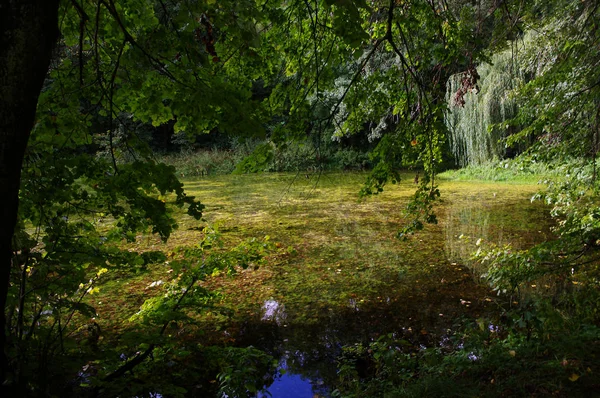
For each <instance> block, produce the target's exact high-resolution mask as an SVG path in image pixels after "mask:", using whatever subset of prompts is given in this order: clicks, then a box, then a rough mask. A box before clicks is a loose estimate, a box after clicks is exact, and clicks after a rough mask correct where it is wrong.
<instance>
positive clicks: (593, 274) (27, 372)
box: [0, 0, 600, 397]
mask: <svg viewBox="0 0 600 398" xmlns="http://www.w3.org/2000/svg"><path fill="white" fill-rule="evenodd" d="M599 7H600V2H598V1H596V0H543V1H542V0H477V1H465V0H355V1H351V0H218V1H216V0H199V1H191V0H0V33H1V34H0V208H1V212H2V224H1V225H0V275H1V278H0V304H1V306H2V309H3V312H2V318H1V319H2V322H1V324H0V343H1V344H2V347H3V350H2V356H1V358H0V359H1V361H0V362H1V373H0V377H1V378H2V385H3V389H5V390H6V391H7V392H8V393H10V394H12V395H11V396H156V395H152V394H155V393H160V394H161V395H162V396H186V394H187V396H194V395H193V394H192V393H191V392H190V390H189V389H186V388H184V387H183V385H184V384H185V383H183V382H181V381H177V379H176V378H174V379H173V380H170V381H169V382H166V381H165V382H164V384H163V385H160V384H159V385H156V383H153V384H152V383H150V380H152V378H153V377H155V376H154V375H156V374H157V373H156V372H164V364H165V363H167V362H169V363H175V362H176V363H179V364H185V363H186V361H190V362H194V363H203V364H205V368H206V369H208V368H210V369H214V370H215V371H214V373H215V374H213V375H209V376H205V375H202V377H208V378H216V377H217V376H216V373H218V374H219V378H218V379H216V380H218V381H217V382H216V383H215V384H214V391H212V393H213V394H215V395H217V396H230V397H231V396H255V394H256V392H257V391H258V390H260V389H261V388H262V387H263V384H264V381H263V379H262V377H263V376H264V373H267V372H268V369H269V367H270V366H272V358H270V357H269V355H268V354H267V353H264V352H261V351H260V350H258V349H256V348H253V347H235V348H234V347H228V346H227V345H226V344H225V345H219V346H215V347H212V348H211V349H206V348H203V349H202V350H201V351H198V352H196V351H194V350H191V352H190V349H185V350H183V349H178V347H180V346H182V344H183V343H182V341H181V340H178V339H176V338H167V336H171V334H173V333H172V332H171V330H172V329H173V328H178V327H179V328H182V329H183V328H184V327H183V326H182V325H185V324H186V322H189V323H190V324H192V323H193V322H194V321H193V319H192V318H193V316H192V315H190V314H191V312H193V311H197V312H201V311H203V310H204V309H206V308H207V304H206V303H207V300H209V297H210V292H209V291H207V290H206V289H205V288H200V287H198V286H199V283H200V282H201V281H205V280H207V279H210V278H211V276H212V275H216V274H218V273H219V272H225V273H234V272H236V270H239V269H241V268H243V269H245V268H248V267H249V268H250V269H252V268H255V267H256V268H258V267H259V266H260V265H261V264H263V262H264V261H266V260H265V259H266V258H268V257H269V255H270V254H269V253H272V252H273V251H276V250H277V249H278V246H277V245H275V244H273V243H270V242H267V241H266V240H261V239H255V240H254V241H247V242H242V243H240V245H238V246H235V247H227V248H223V247H221V246H219V244H218V243H217V240H216V237H215V234H214V233H212V232H210V231H212V230H211V228H210V226H207V223H206V222H205V221H203V212H205V204H206V205H208V203H205V204H203V203H200V202H199V201H198V200H197V199H196V198H195V197H193V196H191V195H189V194H187V193H186V190H185V189H184V182H186V179H189V178H190V177H205V176H207V175H211V174H214V173H229V172H234V173H240V174H244V173H263V172H270V171H291V172H296V173H298V175H300V176H304V175H306V178H309V177H311V176H318V175H320V174H321V173H324V172H326V171H327V170H339V171H345V172H351V171H365V172H367V173H366V174H365V179H364V181H363V183H362V184H357V185H356V192H360V194H361V196H363V197H366V198H368V197H372V196H373V195H377V194H380V193H382V194H384V195H385V191H386V190H387V189H388V187H391V186H392V184H396V183H399V182H400V181H401V180H402V179H403V178H406V175H407V174H402V173H401V171H407V170H408V171H410V173H411V174H410V175H411V177H409V178H411V179H412V176H414V175H415V174H416V175H417V177H416V178H415V179H414V182H415V183H416V184H415V185H413V188H414V193H413V194H412V196H411V198H410V199H409V200H408V202H407V204H405V205H403V208H404V207H405V208H406V209H405V210H406V212H407V213H406V214H407V215H406V217H405V221H406V222H405V223H404V224H403V225H402V226H401V227H400V228H399V229H398V231H397V239H398V240H397V244H398V245H402V244H408V243H405V242H406V241H410V240H411V239H418V238H416V237H418V234H419V233H423V230H427V229H428V228H429V226H430V225H435V224H436V223H437V222H438V217H437V213H436V206H437V203H438V202H439V200H440V197H441V198H442V199H443V197H444V191H443V189H440V187H439V178H438V174H439V173H441V172H443V171H445V170H448V169H457V168H459V167H460V168H465V170H466V172H465V173H467V174H469V173H471V174H470V176H471V177H474V178H477V177H481V175H483V174H486V173H487V174H486V175H487V176H488V177H489V178H492V179H493V178H495V177H494V176H500V175H505V174H503V173H507V171H510V170H515V172H516V173H519V172H522V173H526V172H530V173H531V174H536V173H538V174H539V175H543V180H544V181H543V182H544V184H545V189H544V191H543V192H541V193H539V194H537V195H536V196H535V197H534V198H532V200H539V201H542V202H544V203H545V204H546V205H547V206H548V207H547V218H548V219H549V220H554V221H553V223H554V224H553V225H554V227H553V230H552V233H553V238H552V239H549V240H547V241H545V242H542V243H540V244H538V245H535V246H533V247H532V248H528V249H526V250H525V249H523V250H514V249H512V248H510V247H507V246H495V245H493V242H490V244H489V245H488V244H486V245H481V246H480V245H479V243H478V245H477V246H478V251H477V253H476V257H475V259H474V260H473V261H474V262H477V263H479V264H483V265H485V266H486V267H487V268H486V269H487V270H488V271H487V272H486V274H485V278H484V281H483V282H482V283H484V284H486V286H489V287H490V288H491V289H493V290H494V291H496V292H498V295H499V296H502V297H505V298H506V305H505V306H502V307H501V308H499V309H498V311H497V314H498V316H497V319H496V320H495V321H494V322H496V323H498V324H499V325H501V329H502V332H501V333H500V332H498V331H497V330H493V328H488V327H487V326H484V324H485V322H487V321H485V322H484V320H482V319H481V318H480V319H478V320H477V321H475V320H473V319H471V320H466V321H465V322H464V323H463V324H462V325H460V328H461V329H460V336H462V337H460V344H459V343H457V344H456V346H455V347H454V349H449V348H447V347H446V348H444V349H443V350H441V349H439V350H434V352H432V351H427V350H425V351H424V353H419V352H417V353H415V352H410V350H409V351H406V352H404V351H402V350H401V349H399V348H397V347H398V346H399V347H402V344H405V342H406V340H405V339H401V342H400V343H397V342H396V343H393V342H392V340H394V337H393V336H388V337H387V339H389V341H388V340H385V341H384V340H377V341H375V342H373V343H372V345H371V346H364V347H362V348H356V347H354V348H350V349H349V350H346V351H344V352H345V354H344V355H345V356H344V355H342V356H340V358H339V362H338V365H339V367H340V374H341V375H342V376H343V377H342V376H341V377H340V380H339V383H338V385H335V386H332V391H333V392H332V393H331V394H332V396H349V397H350V396H353V397H365V396H427V394H433V392H431V391H434V390H427V388H433V387H431V386H432V385H434V386H435V388H438V389H439V390H437V391H442V393H439V392H437V393H436V395H437V396H444V395H446V396H462V395H460V393H459V392H453V390H452V389H449V388H447V387H448V386H451V385H456V383H459V384H460V382H462V383H464V384H465V385H477V384H478V383H479V384H481V383H484V384H486V387H481V389H479V390H473V391H472V392H471V393H467V395H469V394H472V395H473V396H498V395H504V396H510V395H515V396H550V395H552V396H554V395H556V396H577V395H588V396H590V394H597V393H598V392H599V391H600V376H599V373H598V372H600V368H599V367H598V355H600V346H598V341H600V340H599V338H600V329H599V328H598V327H599V326H600V324H599V322H600V318H599V310H600V290H599V283H600V279H599V277H600V275H599V269H598V265H599V264H600V262H599V261H600V258H599V256H598V249H599V248H600V207H599V205H598V188H599V185H598V176H597V173H598V170H597V167H598V159H597V152H598V149H599V148H600V65H599V63H600V31H599V24H600V10H599ZM199 159H204V160H202V161H200V160H199ZM490 176H491V177H490ZM265 178H266V177H265ZM509 178H510V177H509ZM182 181H183V182H182ZM411 183H412V181H411ZM209 200H210V199H208V200H205V201H209ZM367 200H368V199H367ZM184 213H185V214H187V216H186V215H185V214H184ZM184 216H185V217H191V218H193V219H195V220H198V221H197V225H198V227H197V228H199V229H203V228H205V227H206V229H204V232H203V239H202V240H201V241H200V242H196V245H195V246H194V247H191V248H188V249H185V250H181V251H178V252H173V251H171V250H170V249H160V248H159V249H156V250H149V249H147V248H140V247H139V245H136V244H135V243H136V241H139V237H140V236H142V235H144V236H146V235H149V236H151V235H153V234H154V235H156V236H158V237H160V239H162V240H163V241H165V242H168V239H169V237H170V236H171V235H172V234H173V232H174V231H175V230H176V228H177V224H178V220H179V219H181V217H184ZM165 262H168V263H169V264H170V265H169V266H170V267H171V268H172V269H173V270H174V272H173V274H172V280H171V281H169V283H168V287H167V288H165V290H164V292H163V294H158V295H155V296H152V297H148V300H147V301H146V302H145V303H144V304H143V306H142V307H141V309H140V310H139V311H138V312H137V313H136V314H135V316H133V317H131V319H130V320H129V322H130V323H131V324H132V325H133V326H132V327H131V329H132V330H135V332H136V334H135V336H133V337H129V338H125V337H123V338H120V337H119V346H118V347H114V346H113V343H111V342H113V341H116V340H114V339H115V337H116V336H112V337H111V336H108V335H106V331H104V330H103V331H102V332H101V331H100V329H99V327H98V324H97V323H96V322H95V321H94V315H95V314H96V309H95V308H94V307H93V305H92V304H91V302H90V301H88V297H89V296H90V295H93V294H94V293H95V292H97V291H98V289H99V285H100V283H101V282H102V280H103V278H111V277H112V276H111V275H126V274H127V273H134V272H138V271H139V270H140V269H142V268H144V267H146V266H148V265H150V264H163V263H165ZM234 278H235V276H234ZM543 278H545V279H544V280H545V281H549V282H547V283H551V284H553V286H556V289H554V290H553V291H552V293H548V294H546V295H533V294H529V295H528V294H526V293H524V291H525V290H526V288H525V287H526V286H529V285H531V284H532V281H539V280H541V279H543ZM114 294H118V292H115V293H114ZM100 333H102V338H101V339H100V338H99V337H100ZM114 333H115V334H118V333H119V331H118V330H116V331H114ZM111 339H112V340H111ZM394 344H396V345H394ZM464 345H470V346H469V347H470V348H469V349H468V350H466V349H463V347H464ZM459 346H460V347H459ZM391 347H396V348H391ZM237 350H239V351H237ZM473 352H478V353H481V355H482V357H483V358H486V360H485V361H479V362H477V361H472V360H471V361H469V360H468V359H465V358H466V357H467V354H471V355H472V353H473ZM567 352H568V353H569V354H564V353H567ZM568 355H570V356H568ZM190 356H191V357H190ZM515 356H516V357H517V358H519V357H523V358H524V359H523V360H522V362H519V365H518V366H516V365H514V364H513V363H511V362H510V360H511V358H514V357H515ZM189 358H193V359H189ZM232 358H236V360H234V359H232ZM228 361H230V362H228ZM236 361H237V362H236ZM217 362H218V363H219V366H216V365H215V363H217ZM364 363H367V364H368V368H369V371H367V372H366V373H365V372H362V371H361V369H360V366H362V365H361V364H363V365H364ZM249 364H251V365H249ZM161 366H162V367H161ZM182 366H185V365H182ZM198 366H200V367H202V366H204V365H198ZM161 369H162V370H161ZM153 372H154V373H153ZM261 372H262V373H261ZM352 372H354V373H352ZM560 372H562V373H564V374H565V376H564V377H563V378H562V379H560V378H557V376H556V374H559V373H560ZM516 373H519V374H521V373H523V374H528V375H529V377H530V379H531V380H533V381H532V382H531V385H530V386H528V387H527V389H525V390H520V389H518V388H516V387H514V386H511V385H504V384H502V383H503V382H504V381H506V380H508V381H507V383H508V382H510V378H511V377H512V375H514V374H516ZM562 373H561V374H562ZM344 375H350V376H344ZM352 375H354V376H352ZM494 375H495V376H494ZM548 375H552V379H549V376H548ZM198 377H201V376H198ZM502 378H503V379H502ZM538 378H539V382H538V381H537V380H538ZM132 380H133V381H132ZM482 380H485V382H484V381H482ZM490 380H491V381H490ZM132 383H133V384H135V385H136V386H137V389H132V388H131V385H132ZM427 383H429V384H427ZM150 384H152V387H151V389H150V388H149V387H147V386H149V385H150ZM419 386H420V387H419ZM419 388H423V389H422V390H419ZM411 389H413V390H411ZM411 391H412V392H411ZM419 391H420V392H419ZM423 391H425V392H423ZM427 391H429V393H428V392H427ZM219 394H227V395H219ZM423 394H425V395H423ZM440 394H441V395H440ZM195 396H203V395H202V394H200V395H195Z"/></svg>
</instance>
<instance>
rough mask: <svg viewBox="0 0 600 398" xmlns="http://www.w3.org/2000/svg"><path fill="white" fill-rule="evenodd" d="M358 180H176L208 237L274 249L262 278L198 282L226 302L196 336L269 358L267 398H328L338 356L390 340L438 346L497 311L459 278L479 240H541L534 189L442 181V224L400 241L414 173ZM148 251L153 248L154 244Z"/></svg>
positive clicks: (184, 231)
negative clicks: (390, 179)
mask: <svg viewBox="0 0 600 398" xmlns="http://www.w3.org/2000/svg"><path fill="white" fill-rule="evenodd" d="M365 176H366V175H365V174H362V173H335V174H322V175H315V174H309V175H304V174H261V175H243V176H219V177H210V178H204V179H198V180H188V181H186V182H185V187H186V189H187V190H188V192H189V193H190V194H191V195H195V196H197V197H198V198H199V199H201V200H202V201H203V203H205V204H206V206H207V208H206V210H205V219H206V221H207V222H208V223H210V224H213V225H216V226H217V227H218V230H219V231H220V233H221V234H222V238H223V241H224V242H225V245H234V244H236V243H238V242H240V241H242V240H243V239H246V238H249V237H257V238H264V237H265V236H269V239H270V241H271V242H273V243H274V246H275V249H274V250H273V251H272V253H271V254H269V255H268V257H267V261H266V263H265V264H264V265H262V266H261V267H260V268H258V269H254V268H252V267H251V268H249V269H247V270H243V271H240V272H239V273H238V274H237V275H235V276H227V275H218V276H215V277H213V278H211V279H210V280H208V281H206V282H204V285H205V286H206V287H207V288H209V289H213V290H216V291H218V292H220V293H222V296H220V297H221V299H220V300H219V302H218V303H215V307H214V308H213V309H212V310H209V311H208V312H204V313H203V314H202V315H201V317H200V319H199V322H200V324H201V327H202V330H203V332H204V334H203V335H202V336H201V337H199V338H198V339H200V340H201V341H202V343H203V344H226V345H234V346H241V347H246V346H249V345H252V346H254V347H257V348H259V349H261V350H264V351H266V352H267V353H269V354H271V355H272V356H274V357H275V358H276V359H278V361H279V370H280V371H281V370H285V372H281V374H276V375H273V378H272V379H270V380H269V381H268V382H267V384H268V386H269V387H268V391H269V393H270V394H272V396H273V397H292V396H294V397H314V396H328V395H329V394H330V392H331V391H330V386H332V385H333V384H334V383H335V381H336V379H337V377H338V375H337V373H336V371H337V370H336V358H337V357H338V356H339V355H340V353H341V351H342V347H348V346H353V345H359V344H366V343H369V342H371V341H374V340H376V339H377V338H378V337H380V336H383V335H386V334H394V336H400V337H402V338H403V339H404V341H406V342H408V344H410V345H411V348H410V349H414V350H420V349H424V348H426V347H431V346H433V345H438V346H439V345H440V344H443V341H444V338H445V336H447V335H448V334H449V333H450V332H451V331H452V330H453V329H454V328H456V327H457V325H459V324H460V322H461V320H464V319H469V318H472V319H476V318H478V317H480V316H482V315H483V314H486V313H489V312H491V311H494V309H495V308H496V306H495V301H496V300H499V298H498V296H497V295H496V294H495V292H492V291H491V290H490V289H489V288H488V287H487V286H486V285H485V283H483V282H482V281H481V280H480V278H479V275H478V273H479V272H481V270H477V271H476V272H473V270H472V269H471V268H469V266H468V264H469V257H470V254H471V251H472V250H474V248H475V242H477V241H479V240H480V239H482V240H485V241H490V242H498V243H512V244H514V245H516V246H518V247H527V246H529V245H532V244H533V243H535V242H540V241H543V240H545V239H549V238H550V232H549V225H548V222H547V215H546V213H547V211H545V209H544V208H543V206H541V205H539V204H537V203H531V201H530V198H531V196H532V195H533V194H534V193H535V192H536V191H538V190H539V189H540V187H539V186H536V185H516V184H506V183H481V182H452V181H444V180H442V181H441V183H440V190H441V192H442V198H441V200H440V202H439V203H438V204H437V206H436V213H437V215H438V220H439V223H438V224H437V225H428V226H426V228H425V230H424V231H421V232H420V233H418V234H416V235H414V236H411V237H409V239H408V240H406V241H400V240H398V239H397V238H396V234H397V232H398V230H399V229H400V228H401V227H402V225H403V222H405V221H406V215H405V214H404V208H405V206H406V203H407V201H408V199H409V197H410V195H411V194H412V193H414V190H415V188H416V186H415V184H414V183H413V179H414V174H411V175H409V174H406V175H405V177H406V178H404V179H403V180H402V181H401V182H400V183H399V184H395V185H389V186H388V187H387V188H386V190H385V191H384V192H383V193H382V194H380V195H377V196H374V197H369V198H366V199H362V200H361V199H360V198H359V196H358V191H359V189H360V186H361V184H362V182H363V181H364V179H365ZM201 225H203V224H202V223H199V222H197V221H195V220H193V219H191V218H187V217H186V216H181V218H180V229H179V230H178V231H177V232H176V233H175V234H174V235H173V237H172V238H171V239H170V241H169V243H168V245H172V246H182V245H183V246H185V245H194V244H195V242H197V241H198V240H199V239H200V235H201V234H202V232H201V231H200V228H199V227H200V226H201ZM145 239H146V241H145V243H144V244H147V245H148V246H149V247H152V246H159V245H161V243H160V242H158V241H155V240H154V239H153V238H150V239H148V238H145ZM480 242H481V241H480ZM160 272H166V271H164V268H163V271H160V270H155V271H154V272H153V273H152V275H151V278H152V279H153V280H157V279H160ZM148 278H150V276H148ZM151 281H152V280H150V279H149V280H147V281H144V282H143V283H150V282H151ZM132 285H133V284H132ZM138 286H139V283H138ZM122 289H124V291H127V289H128V288H127V285H123V286H122Z"/></svg>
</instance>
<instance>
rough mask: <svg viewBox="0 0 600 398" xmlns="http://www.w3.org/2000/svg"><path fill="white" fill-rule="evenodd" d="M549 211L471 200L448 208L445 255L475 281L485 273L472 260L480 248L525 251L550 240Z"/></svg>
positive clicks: (513, 203)
mask: <svg viewBox="0 0 600 398" xmlns="http://www.w3.org/2000/svg"><path fill="white" fill-rule="evenodd" d="M550 226H551V220H549V219H548V209H547V207H545V206H544V205H543V204H542V203H539V202H535V203H531V202H530V201H529V200H526V198H525V197H524V198H523V200H521V201H515V200H514V199H513V200H511V201H499V200H497V199H495V196H494V199H493V200H490V199H489V198H487V199H486V198H479V197H477V198H472V200H470V201H469V202H468V203H465V202H464V201H456V202H454V203H452V204H451V205H450V206H449V207H448V211H447V215H446V222H445V228H444V233H445V237H446V243H445V249H446V255H447V257H448V259H449V260H450V261H453V262H456V263H461V264H466V265H468V266H469V267H471V268H472V270H473V271H474V273H475V274H476V277H479V276H480V275H482V274H483V273H485V272H486V271H487V270H485V269H478V268H477V265H476V264H474V263H473V262H472V261H471V259H472V257H473V254H474V253H475V252H476V251H477V250H478V249H479V248H480V247H482V246H485V245H487V244H490V243H493V244H494V245H498V246H504V245H507V244H510V245H511V246H512V247H513V248H515V249H525V248H529V247H532V246H533V245H535V244H538V243H541V242H544V241H546V240H548V239H551V238H552V234H551V232H550Z"/></svg>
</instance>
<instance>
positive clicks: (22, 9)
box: [0, 0, 59, 388]
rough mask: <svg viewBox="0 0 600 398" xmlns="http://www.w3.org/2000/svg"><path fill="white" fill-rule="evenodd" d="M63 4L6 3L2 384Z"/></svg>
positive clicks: (0, 100)
mask: <svg viewBox="0 0 600 398" xmlns="http://www.w3.org/2000/svg"><path fill="white" fill-rule="evenodd" d="M58 5H59V0H0V221H1V224H0V308H1V309H2V310H1V311H0V344H1V345H2V350H1V351H0V366H1V369H0V372H1V374H0V385H2V384H4V381H5V380H6V376H7V374H8V372H9V368H8V366H9V363H8V359H7V356H6V352H5V350H6V342H7V340H6V318H5V314H6V297H7V293H8V286H9V283H10V280H9V279H10V268H11V261H12V249H11V241H12V236H13V233H14V230H15V223H16V220H17V208H18V204H19V183H20V178H21V166H22V163H23V156H24V154H25V148H26V146H27V140H28V139H29V133H30V132H31V129H32V127H33V124H34V120H35V110H36V105H37V101H38V97H39V95H40V91H41V89H42V84H43V82H44V79H45V77H46V74H47V72H48V67H49V65H50V60H51V57H52V51H53V48H54V45H55V43H56V41H57V39H58V36H59V31H58ZM5 388H6V387H5Z"/></svg>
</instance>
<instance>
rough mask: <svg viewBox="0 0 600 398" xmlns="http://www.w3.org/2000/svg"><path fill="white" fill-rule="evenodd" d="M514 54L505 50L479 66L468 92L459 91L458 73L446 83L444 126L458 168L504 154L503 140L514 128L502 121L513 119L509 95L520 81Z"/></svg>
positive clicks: (459, 75)
mask: <svg viewBox="0 0 600 398" xmlns="http://www.w3.org/2000/svg"><path fill="white" fill-rule="evenodd" d="M514 54H515V53H514V51H512V50H505V51H503V52H501V53H498V54H495V55H494V56H493V57H492V59H491V63H490V64H487V63H486V64H482V65H480V66H479V67H478V68H477V72H478V73H479V77H480V80H479V84H478V85H477V86H476V87H474V88H473V89H472V90H469V91H468V92H461V88H462V87H464V85H463V83H462V80H463V78H464V77H463V75H462V74H456V75H454V76H452V77H451V78H450V81H449V82H448V90H447V94H446V99H447V101H448V104H449V111H448V114H447V116H446V123H447V125H448V129H449V131H450V145H451V149H452V153H453V155H454V157H455V159H456V162H457V164H458V165H459V166H461V167H464V166H467V165H474V164H475V165H476V164H482V163H485V162H487V161H490V160H494V159H501V158H503V157H504V156H505V155H506V152H507V148H506V145H505V143H504V140H503V139H504V138H505V137H507V136H508V135H510V134H511V133H513V131H512V130H514V127H509V126H508V125H506V124H503V123H502V122H503V121H505V120H508V119H512V118H513V117H515V116H516V112H517V105H516V101H515V99H514V98H513V97H512V96H511V92H512V91H513V89H515V88H516V87H517V86H518V85H519V83H520V82H521V81H522V79H523V70H522V69H521V68H519V66H518V64H517V62H516V61H515V56H514Z"/></svg>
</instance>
